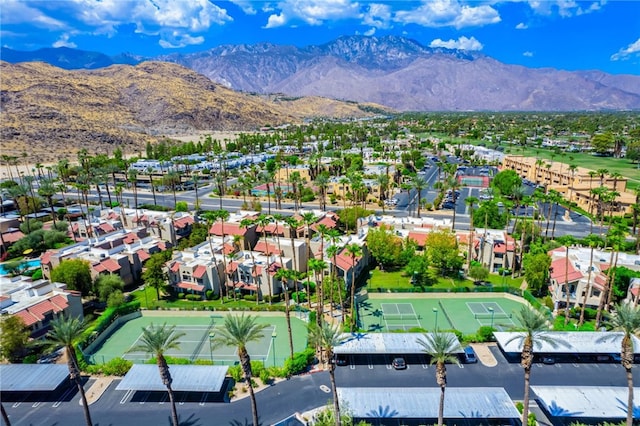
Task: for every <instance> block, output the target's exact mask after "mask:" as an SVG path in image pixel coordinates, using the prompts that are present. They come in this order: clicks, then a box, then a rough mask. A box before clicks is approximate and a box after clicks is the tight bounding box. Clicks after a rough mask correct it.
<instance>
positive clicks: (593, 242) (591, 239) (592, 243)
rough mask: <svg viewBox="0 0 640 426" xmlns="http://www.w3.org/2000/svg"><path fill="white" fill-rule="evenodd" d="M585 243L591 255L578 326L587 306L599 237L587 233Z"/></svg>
mask: <svg viewBox="0 0 640 426" xmlns="http://www.w3.org/2000/svg"><path fill="white" fill-rule="evenodd" d="M584 241H585V242H586V243H587V245H588V246H589V247H590V248H591V256H590V258H589V270H588V272H587V287H586V288H585V290H584V296H583V297H582V306H581V307H580V319H579V320H578V327H580V326H582V324H583V323H584V310H585V308H586V307H587V298H588V297H589V293H590V292H591V277H592V276H593V274H592V272H593V250H594V249H595V247H596V246H597V245H598V243H599V242H600V238H599V237H598V236H597V235H595V234H589V235H587V237H586V238H585V239H584Z"/></svg>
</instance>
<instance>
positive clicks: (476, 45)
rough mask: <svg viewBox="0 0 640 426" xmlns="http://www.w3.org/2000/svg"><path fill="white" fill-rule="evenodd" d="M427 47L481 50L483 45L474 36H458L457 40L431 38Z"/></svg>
mask: <svg viewBox="0 0 640 426" xmlns="http://www.w3.org/2000/svg"><path fill="white" fill-rule="evenodd" d="M429 47H444V48H446V49H458V50H482V48H483V47H484V46H483V45H482V43H480V42H479V41H478V40H477V39H476V38H475V37H471V38H467V37H465V36H462V37H459V38H458V39H457V40H446V41H445V40H441V39H439V38H437V39H435V40H433V41H432V42H431V43H430V44H429Z"/></svg>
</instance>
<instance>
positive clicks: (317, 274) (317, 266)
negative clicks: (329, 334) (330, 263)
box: [309, 259, 327, 327]
mask: <svg viewBox="0 0 640 426" xmlns="http://www.w3.org/2000/svg"><path fill="white" fill-rule="evenodd" d="M326 268H327V262H325V261H324V260H322V259H309V269H311V270H312V271H313V276H314V280H315V282H316V299H317V301H316V322H317V324H318V327H319V326H320V321H321V319H322V315H323V314H324V309H323V307H324V291H323V288H322V284H323V283H322V271H324V270H325V269H326ZM309 298H311V297H310V295H309Z"/></svg>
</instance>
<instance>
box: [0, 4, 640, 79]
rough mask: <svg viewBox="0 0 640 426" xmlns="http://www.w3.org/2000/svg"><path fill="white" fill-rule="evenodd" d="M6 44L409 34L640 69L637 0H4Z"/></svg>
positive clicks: (518, 60)
mask: <svg viewBox="0 0 640 426" xmlns="http://www.w3.org/2000/svg"><path fill="white" fill-rule="evenodd" d="M0 11H1V15H0V36H1V43H2V45H3V46H5V47H10V48H12V49H17V50H35V49H39V48H42V47H60V46H67V47H73V48H78V49H83V50H92V51H98V52H103V53H106V54H109V55H115V54H118V53H122V52H130V53H133V54H137V55H143V56H155V55H160V54H168V53H174V52H183V53H186V52H196V51H202V50H206V49H210V48H212V47H215V46H218V45H221V44H239V43H247V44H253V43H260V42H271V43H276V44H293V45H297V46H306V45H310V44H322V43H326V42H328V41H331V40H333V39H335V38H337V37H339V36H341V35H353V34H362V35H376V36H382V35H389V34H393V35H402V36H406V37H409V38H412V39H414V40H417V41H418V42H420V43H421V44H423V45H426V46H442V47H449V48H459V49H465V50H474V51H479V52H481V53H484V54H486V55H489V56H491V57H493V58H495V59H497V60H499V61H501V62H504V63H508V64H520V65H524V66H528V67H536V68H537V67H553V68H558V69H565V70H593V69H598V70H602V71H605V72H610V73H614V74H623V73H624V74H635V75H640V1H633V0H632V1H619V0H616V1H611V0H608V1H607V0H598V1H574V0H557V1H556V0H554V1H551V0H528V1H527V0H520V1H518V0H514V1H498V0H486V1H462V0H423V1H405V0H392V1H375V0H374V1H350V0H281V1H250V0H227V1H215V0H137V1H129V0H63V1H59V0H37V1H29V0H0Z"/></svg>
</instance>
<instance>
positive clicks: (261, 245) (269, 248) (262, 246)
mask: <svg viewBox="0 0 640 426" xmlns="http://www.w3.org/2000/svg"><path fill="white" fill-rule="evenodd" d="M253 250H254V251H257V252H260V253H264V254H280V251H278V247H276V245H275V244H269V243H265V242H264V241H258V243H257V244H256V246H255V247H254V248H253Z"/></svg>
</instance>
